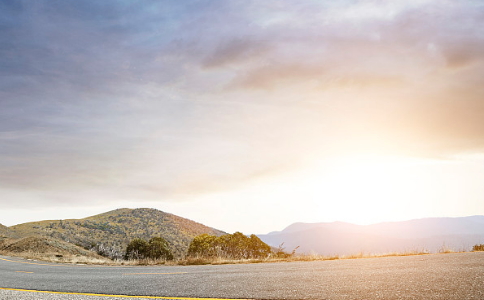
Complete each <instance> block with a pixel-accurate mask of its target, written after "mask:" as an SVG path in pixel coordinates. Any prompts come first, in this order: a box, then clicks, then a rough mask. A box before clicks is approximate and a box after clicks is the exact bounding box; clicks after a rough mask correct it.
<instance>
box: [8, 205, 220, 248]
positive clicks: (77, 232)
mask: <svg viewBox="0 0 484 300" xmlns="http://www.w3.org/2000/svg"><path fill="white" fill-rule="evenodd" d="M8 229H9V230H11V231H14V232H15V233H16V234H18V235H20V236H22V237H27V236H45V237H52V238H56V239H60V240H63V241H66V242H70V243H73V244H76V245H78V246H81V247H84V248H86V249H92V250H95V251H97V252H99V253H102V254H103V255H107V256H110V257H120V256H121V255H122V254H123V253H124V251H125V249H126V246H127V244H128V243H129V242H130V241H131V240H132V239H134V238H143V239H146V240H148V239H150V238H151V237H155V236H160V237H163V238H164V239H166V240H167V241H168V243H169V244H170V247H171V249H172V252H173V254H174V255H175V256H177V257H181V256H183V255H185V253H186V251H187V249H188V246H189V244H190V242H191V241H192V239H193V238H194V237H195V236H197V235H200V234H203V233H208V234H212V235H217V236H218V235H222V234H224V233H225V232H223V231H220V230H217V229H214V228H210V227H207V226H205V225H202V224H200V223H196V222H194V221H191V220H188V219H185V218H182V217H179V216H176V215H173V214H169V213H165V212H162V211H159V210H156V209H150V208H138V209H128V208H123V209H117V210H113V211H110V212H107V213H103V214H99V215H95V216H92V217H88V218H84V219H71V220H51V221H40V222H30V223H24V224H19V225H15V226H12V227H9V228H8ZM0 230H1V229H0Z"/></svg>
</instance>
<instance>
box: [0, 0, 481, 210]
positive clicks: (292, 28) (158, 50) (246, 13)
mask: <svg viewBox="0 0 484 300" xmlns="http://www.w3.org/2000/svg"><path fill="white" fill-rule="evenodd" d="M0 6H1V7H0V20H1V21H0V22H1V23H0V28H1V29H0V57H1V58H0V66H1V67H0V78H1V79H0V108H1V109H0V143H1V144H0V154H1V158H0V188H2V189H3V190H4V191H7V190H8V191H10V192H12V191H15V193H16V195H17V196H16V197H17V198H18V199H25V203H27V202H29V201H46V202H51V201H53V202H55V203H57V202H61V201H65V200H66V199H76V198H86V196H90V197H91V196H92V195H95V196H92V197H93V198H91V199H92V201H93V202H95V201H98V200H99V199H101V198H103V199H111V200H112V201H115V200H117V199H124V198H130V199H134V198H137V197H139V198H145V199H146V198H151V199H177V197H178V198H183V195H186V194H194V193H195V194H196V193H203V192H206V191H216V190H223V189H227V188H231V187H234V186H238V185H243V184H245V183H246V182H249V181H251V180H254V178H260V176H267V174H272V172H274V173H277V172H281V171H282V170H291V169H292V168H297V167H298V166H300V165H301V164H303V163H305V162H307V161H308V160H310V159H311V158H312V157H315V156H325V155H333V154H335V153H344V152H352V151H353V152H354V151H359V150H361V149H367V151H374V150H375V149H377V148H378V149H384V151H387V152H392V153H393V152H394V153H406V154H412V155H425V156H434V157H441V156H446V155H451V154H456V153H462V152H482V151H483V149H484V123H483V122H482V113H483V111H484V107H483V106H484V104H483V100H482V99H483V95H484V82H483V78H484V74H483V73H484V71H483V70H484V37H483V35H482V30H481V28H482V27H483V26H484V24H483V23H484V7H483V6H482V4H480V3H479V2H476V1H460V2H454V1H443V2H442V1H401V2H391V3H390V2H382V1H345V2H344V3H342V4H338V3H336V2H334V1H319V2H307V3H295V2H289V1H287V2H280V1H264V2H263V3H261V2H260V1H231V2H226V1H183V2H176V3H175V2H173V3H168V2H146V1H137V2H116V3H115V2H109V3H108V2H99V1H82V2H76V3H63V2H55V3H53V2H51V1H35V2H31V1H15V2H10V1H3V2H2V3H1V4H0ZM72 191H76V192H75V194H76V195H72V194H73V192H72ZM19 195H23V196H22V197H20V196H19ZM54 195H55V196H54ZM96 195H97V196H96ZM52 199H58V200H55V201H54V200H52Z"/></svg>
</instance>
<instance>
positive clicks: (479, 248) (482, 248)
mask: <svg viewBox="0 0 484 300" xmlns="http://www.w3.org/2000/svg"><path fill="white" fill-rule="evenodd" d="M472 251H484V244H479V245H474V247H472Z"/></svg>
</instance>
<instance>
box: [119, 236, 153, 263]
mask: <svg viewBox="0 0 484 300" xmlns="http://www.w3.org/2000/svg"><path fill="white" fill-rule="evenodd" d="M148 249H149V244H148V242H147V241H145V240H143V239H134V240H132V241H131V242H129V244H128V246H127V247H126V254H125V256H124V258H125V259H143V258H146V257H147V254H148Z"/></svg>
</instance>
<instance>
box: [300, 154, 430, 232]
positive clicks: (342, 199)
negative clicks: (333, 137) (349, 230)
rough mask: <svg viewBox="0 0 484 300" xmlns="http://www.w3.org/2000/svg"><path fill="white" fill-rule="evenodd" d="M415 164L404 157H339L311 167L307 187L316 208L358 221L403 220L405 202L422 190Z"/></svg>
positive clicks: (365, 222)
mask: <svg viewBox="0 0 484 300" xmlns="http://www.w3.org/2000/svg"><path fill="white" fill-rule="evenodd" d="M418 165H419V162H418V161H417V160H414V159H409V158H404V157H392V156H371V155H354V156H346V157H340V158H335V159H333V160H330V161H325V162H323V163H321V164H318V165H317V166H315V167H314V168H312V171H311V172H310V173H308V174H307V177H306V181H307V183H306V186H307V188H308V190H310V194H311V197H312V199H313V203H314V205H315V206H317V207H319V210H321V211H328V210H329V211H334V212H335V214H339V215H341V217H340V219H345V220H347V221H352V222H354V223H358V224H371V223H376V222H381V221H383V220H389V219H404V218H405V217H404V214H405V213H406V210H407V209H406V207H405V206H406V203H408V201H409V199H412V197H413V198H414V196H413V194H414V193H416V192H418V193H420V194H421V193H422V186H420V183H419V180H418V175H417V173H418V168H417V166H418Z"/></svg>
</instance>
